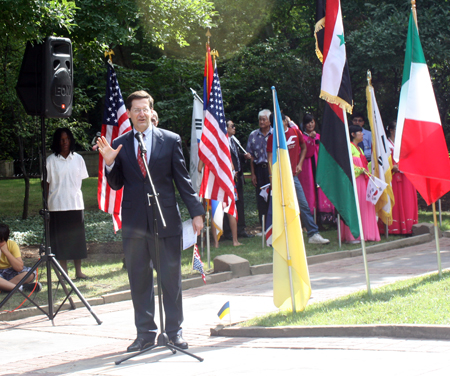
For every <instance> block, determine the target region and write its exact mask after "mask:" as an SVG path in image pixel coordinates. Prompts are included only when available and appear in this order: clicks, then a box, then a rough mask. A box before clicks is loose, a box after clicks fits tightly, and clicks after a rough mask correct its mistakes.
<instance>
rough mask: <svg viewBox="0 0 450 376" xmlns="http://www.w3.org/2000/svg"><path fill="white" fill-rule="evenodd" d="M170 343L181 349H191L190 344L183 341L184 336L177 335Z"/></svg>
mask: <svg viewBox="0 0 450 376" xmlns="http://www.w3.org/2000/svg"><path fill="white" fill-rule="evenodd" d="M170 342H172V344H173V345H174V346H176V347H179V348H180V349H183V350H187V349H188V348H189V346H188V343H187V342H186V341H185V340H184V339H183V337H182V336H180V335H178V334H177V335H176V336H174V337H172V338H171V339H170Z"/></svg>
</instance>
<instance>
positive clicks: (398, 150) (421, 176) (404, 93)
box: [394, 12, 450, 205]
mask: <svg viewBox="0 0 450 376" xmlns="http://www.w3.org/2000/svg"><path fill="white" fill-rule="evenodd" d="M394 159H395V160H397V161H398V165H399V169H400V171H402V172H403V173H404V174H405V175H406V176H407V177H408V179H409V180H410V181H411V182H412V184H413V185H414V187H415V188H416V189H417V190H418V191H419V193H420V194H421V196H422V197H423V198H424V200H425V201H426V202H427V204H428V205H430V204H431V203H434V202H436V201H437V200H438V199H439V198H440V197H441V196H443V195H444V194H445V193H447V192H448V191H450V161H449V156H448V149H447V145H446V143H445V138H444V132H443V130H442V125H441V120H440V117H439V111H438V107H437V104H436V98H435V96H434V91H433V86H432V84H431V78H430V73H429V71H428V67H427V64H426V61H425V56H424V54H423V49H422V45H421V43H420V39H419V33H418V30H417V25H416V23H415V21H414V17H413V13H412V12H411V16H410V18H409V26H408V38H407V41H406V53H405V65H404V68H403V80H402V89H401V92H400V103H399V109H398V118H397V131H396V136H395V149H394Z"/></svg>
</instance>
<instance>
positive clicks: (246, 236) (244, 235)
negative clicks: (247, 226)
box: [238, 231, 255, 238]
mask: <svg viewBox="0 0 450 376" xmlns="http://www.w3.org/2000/svg"><path fill="white" fill-rule="evenodd" d="M254 236H255V235H253V234H249V233H247V232H245V231H243V232H240V233H239V234H238V238H253V237H254Z"/></svg>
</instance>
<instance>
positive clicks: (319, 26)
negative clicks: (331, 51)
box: [314, 17, 325, 64]
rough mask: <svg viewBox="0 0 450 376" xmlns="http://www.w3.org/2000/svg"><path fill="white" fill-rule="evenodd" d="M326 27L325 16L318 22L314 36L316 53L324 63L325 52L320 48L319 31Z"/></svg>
mask: <svg viewBox="0 0 450 376" xmlns="http://www.w3.org/2000/svg"><path fill="white" fill-rule="evenodd" d="M324 28H325V17H323V18H322V19H320V20H319V21H318V22H317V23H316V26H315V29H314V38H315V39H316V55H317V57H318V58H319V60H320V62H321V63H322V64H323V54H322V51H320V48H319V40H318V39H317V33H318V32H319V31H320V30H322V29H324Z"/></svg>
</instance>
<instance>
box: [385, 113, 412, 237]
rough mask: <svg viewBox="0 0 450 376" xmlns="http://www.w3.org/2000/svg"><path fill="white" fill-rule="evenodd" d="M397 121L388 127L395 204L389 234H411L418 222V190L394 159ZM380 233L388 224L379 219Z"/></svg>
mask: <svg viewBox="0 0 450 376" xmlns="http://www.w3.org/2000/svg"><path fill="white" fill-rule="evenodd" d="M396 128H397V122H396V121H392V122H391V123H390V124H389V125H388V127H387V131H386V133H387V135H388V141H389V146H390V148H391V156H392V165H393V166H392V191H393V192H394V199H395V204H394V206H393V207H392V225H390V226H389V228H388V231H389V234H394V235H410V234H412V226H413V225H415V224H416V223H417V222H418V219H419V208H418V204H417V191H416V188H414V186H413V185H412V183H411V182H410V181H409V179H408V178H407V177H406V176H405V175H404V174H403V173H402V172H401V171H400V170H399V169H398V164H397V162H396V161H394V143H395V130H396ZM378 227H379V229H380V233H381V234H384V233H385V228H386V225H385V224H384V223H383V222H382V221H380V220H379V221H378Z"/></svg>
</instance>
